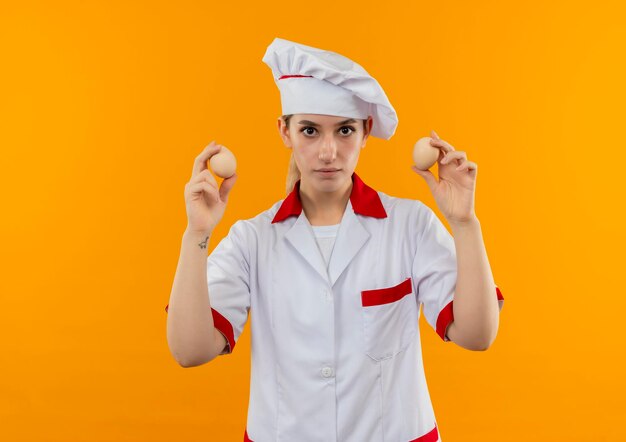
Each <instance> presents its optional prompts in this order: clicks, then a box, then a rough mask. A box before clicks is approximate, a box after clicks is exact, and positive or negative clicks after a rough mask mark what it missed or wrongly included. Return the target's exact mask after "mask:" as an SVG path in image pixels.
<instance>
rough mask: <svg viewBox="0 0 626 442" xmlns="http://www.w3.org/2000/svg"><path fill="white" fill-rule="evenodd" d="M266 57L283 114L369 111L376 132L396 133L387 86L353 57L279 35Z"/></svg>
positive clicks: (358, 115)
mask: <svg viewBox="0 0 626 442" xmlns="http://www.w3.org/2000/svg"><path fill="white" fill-rule="evenodd" d="M263 62H264V63H266V64H267V65H268V66H269V67H270V68H271V69H272V74H273V75H274V81H275V82H276V85H277V86H278V89H279V91H280V100H281V104H282V113H283V115H288V114H322V115H336V116H340V117H348V118H359V119H366V118H367V117H368V115H371V116H372V119H373V120H374V121H373V125H372V131H371V135H372V136H374V137H378V138H383V139H385V140H388V139H389V138H391V137H392V136H393V134H394V133H395V131H396V127H397V126H398V116H397V114H396V111H395V109H394V108H393V106H392V105H391V103H390V102H389V99H388V98H387V95H385V91H384V90H383V88H382V87H381V86H380V84H378V81H376V79H374V78H373V77H372V76H371V75H369V74H368V73H367V72H366V71H365V69H363V67H361V66H360V65H359V64H357V63H355V62H354V61H352V60H350V59H349V58H347V57H344V56H343V55H340V54H337V53H336V52H331V51H325V50H323V49H318V48H314V47H312V46H306V45H303V44H299V43H295V42H293V41H289V40H285V39H282V38H278V37H277V38H275V39H274V41H272V43H271V44H270V45H269V46H268V47H267V50H266V51H265V55H264V56H263Z"/></svg>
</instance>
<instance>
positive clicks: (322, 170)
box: [317, 169, 339, 172]
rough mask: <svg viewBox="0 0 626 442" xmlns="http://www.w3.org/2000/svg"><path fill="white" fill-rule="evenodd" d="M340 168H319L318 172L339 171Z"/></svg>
mask: <svg viewBox="0 0 626 442" xmlns="http://www.w3.org/2000/svg"><path fill="white" fill-rule="evenodd" d="M338 170H339V169H318V170H317V171H318V172H337V171H338Z"/></svg>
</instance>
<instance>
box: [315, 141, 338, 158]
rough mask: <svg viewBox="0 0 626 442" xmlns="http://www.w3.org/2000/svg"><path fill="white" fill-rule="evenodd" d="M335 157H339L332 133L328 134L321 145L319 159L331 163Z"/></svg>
mask: <svg viewBox="0 0 626 442" xmlns="http://www.w3.org/2000/svg"><path fill="white" fill-rule="evenodd" d="M335 158H337V146H336V144H335V140H334V138H333V137H332V135H330V136H326V138H325V139H324V140H323V141H322V145H321V147H320V152H319V159H320V160H322V161H324V162H325V163H330V162H332V161H334V160H335Z"/></svg>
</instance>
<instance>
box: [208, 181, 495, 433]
mask: <svg viewBox="0 0 626 442" xmlns="http://www.w3.org/2000/svg"><path fill="white" fill-rule="evenodd" d="M378 195H379V197H380V199H381V202H382V204H383V206H384V208H385V211H386V212H387V215H388V216H387V217H386V218H374V217H369V216H362V215H359V214H356V213H355V212H354V210H353V209H352V203H351V201H350V200H349V201H348V204H347V206H346V210H345V212H344V215H343V218H342V220H341V223H340V224H339V228H338V231H337V237H336V240H335V241H336V242H335V246H334V250H333V253H332V255H331V256H330V265H329V267H328V271H326V266H325V265H324V263H323V258H322V256H321V254H320V253H319V250H318V248H317V246H316V242H315V239H314V231H315V230H316V229H313V228H312V226H311V225H310V223H309V222H308V220H307V218H306V216H305V215H304V212H302V213H301V214H300V216H291V217H289V218H287V219H285V220H283V221H282V222H278V223H274V224H273V223H272V222H271V221H272V219H273V218H274V215H275V214H276V212H277V211H278V209H279V207H280V205H281V201H279V202H277V203H276V204H274V205H273V206H272V207H271V208H270V209H268V210H266V211H264V212H262V213H260V214H259V215H257V216H255V217H254V218H250V219H247V220H238V221H236V222H235V223H234V224H233V225H232V227H231V229H230V231H229V233H228V235H227V236H226V237H225V238H223V239H222V240H221V241H220V243H219V244H218V245H217V247H216V248H215V249H214V250H213V252H212V253H211V254H210V255H209V258H208V260H207V281H208V288H209V293H210V304H211V306H212V308H214V309H215V310H217V311H218V312H219V313H220V314H221V315H223V316H224V317H225V318H226V319H227V320H228V321H229V322H230V323H231V324H232V327H233V329H234V339H235V342H236V341H237V339H238V338H239V336H240V335H241V332H242V331H243V328H244V326H245V323H246V321H247V319H248V313H250V319H251V321H252V326H251V330H252V333H251V342H252V350H251V351H252V358H251V377H250V398H249V403H248V416H247V422H246V428H247V433H248V436H249V438H250V440H251V441H254V442H275V441H281V442H282V441H294V440H297V441H301V442H318V441H319V442H333V441H335V442H338V441H340V442H377V441H382V440H386V441H394V442H408V441H412V440H415V439H417V438H418V437H420V436H423V435H425V434H428V433H430V432H434V431H435V426H436V420H435V414H434V410H433V406H432V403H431V399H430V395H429V391H428V387H427V383H426V377H425V373H424V367H423V361H422V349H421V340H420V330H419V327H418V319H419V315H420V305H423V306H424V308H423V311H424V315H425V317H426V321H427V323H428V324H429V325H430V326H431V327H432V328H433V329H434V330H436V325H437V318H438V316H439V313H440V312H441V311H442V310H443V309H444V307H445V306H447V305H448V304H449V303H451V302H452V300H453V298H454V290H455V286H456V276H457V268H456V255H455V246H454V240H453V238H452V236H451V235H450V233H449V232H448V231H447V229H446V228H445V227H444V225H443V224H442V223H441V221H440V220H439V219H438V217H437V216H436V215H435V214H434V212H433V211H432V209H430V208H429V207H428V206H426V205H425V204H423V203H422V202H420V201H416V200H410V199H403V198H396V197H392V196H389V195H386V194H384V193H382V192H378ZM407 279H410V284H409V290H410V293H408V294H406V295H405V296H402V297H401V298H400V299H399V300H397V301H394V302H388V303H382V304H380V305H373V306H368V307H365V306H363V305H362V293H363V291H364V290H377V289H379V290H380V289H382V290H383V291H384V290H386V288H390V287H394V286H399V285H402V287H405V286H406V281H407ZM499 306H500V308H502V301H500V302H499ZM449 342H451V341H449ZM230 351H231V350H230V348H229V346H227V347H226V350H225V353H229V352H230ZM429 440H430V439H429ZM438 441H442V438H441V433H439V439H438Z"/></svg>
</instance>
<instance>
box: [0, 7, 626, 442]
mask: <svg viewBox="0 0 626 442" xmlns="http://www.w3.org/2000/svg"><path fill="white" fill-rule="evenodd" d="M129 3H130V4H129ZM620 3H621V2H618V1H615V2H601V1H596V2H565V1H559V2H545V1H541V2H539V1H529V2H521V3H520V2H515V3H511V2H496V1H473V2H461V1H456V2H396V1H385V2H378V1H376V2H374V1H363V2H356V3H341V2H335V1H332V2H325V1H316V2H310V3H309V2H305V3H303V2H283V3H280V2H279V3H272V4H269V3H268V4H254V3H252V2H249V3H239V2H199V1H196V2H189V1H187V2H185V1H183V2H176V3H175V5H174V3H172V2H155V1H150V2H147V1H141V2H138V1H137V2H121V1H117V2H112V1H107V2H104V1H102V2H85V1H80V2H79V1H74V2H69V1H63V2H3V6H2V9H1V11H0V45H1V47H0V49H1V51H2V52H1V53H2V69H1V72H0V76H1V78H0V80H1V81H0V88H1V90H0V92H1V94H0V96H1V98H0V129H1V130H0V137H1V142H0V146H1V149H2V150H1V160H0V162H1V165H2V173H1V174H0V180H1V181H0V192H1V201H2V218H1V221H0V223H1V225H0V235H1V238H0V240H1V244H2V254H1V259H2V263H1V264H2V265H1V266H0V269H1V270H0V271H1V272H2V275H1V277H0V284H1V286H0V296H1V299H0V301H1V302H2V313H3V314H2V320H1V321H0V333H1V335H2V347H3V349H2V351H1V352H0V355H1V356H0V358H1V359H0V364H1V367H2V368H1V373H2V376H1V377H0V421H1V422H2V439H3V440H11V441H111V440H116V441H139V440H141V441H171V440H181V441H182V440H184V441H241V440H242V436H243V431H244V427H245V421H246V412H247V404H248V392H249V374H250V366H249V364H250V345H249V344H250V329H249V323H248V324H247V325H246V328H245V329H244V332H243V334H242V336H241V338H240V340H239V341H238V344H237V347H236V349H235V352H234V353H233V354H232V355H229V356H220V357H219V358H218V359H216V360H214V361H213V362H211V363H209V364H206V365H203V366H200V367H195V368H189V369H185V368H182V367H180V366H178V365H177V363H176V362H175V360H174V359H173V357H172V356H171V354H170V352H169V349H168V346H167V342H166V334H165V330H166V327H165V326H166V318H167V316H166V313H165V311H164V307H165V305H166V304H167V302H168V300H169V294H170V290H171V287H172V282H173V278H174V273H175V270H176V264H177V261H178V255H179V252H180V242H181V236H182V233H183V231H184V229H185V227H186V223H187V217H186V211H185V204H184V197H183V191H184V186H185V183H186V182H187V181H188V180H189V178H190V174H191V169H192V165H193V161H194V158H195V156H196V155H198V154H199V153H200V151H202V149H203V148H204V147H205V146H206V145H207V144H208V143H209V142H210V141H212V140H216V141H217V142H218V143H221V144H224V145H225V146H228V147H229V148H230V149H231V150H233V151H234V152H235V154H236V155H237V159H238V174H239V179H238V181H237V183H236V184H235V188H234V189H233V191H232V194H231V197H230V199H229V206H228V209H227V211H226V214H225V216H224V218H223V219H222V222H221V223H220V225H219V226H218V228H217V231H216V232H215V233H214V235H213V236H212V238H211V244H210V247H209V250H212V249H213V247H215V245H216V244H217V242H218V241H219V240H220V239H221V238H222V237H223V236H224V235H225V234H226V232H227V231H228V228H229V227H230V225H232V224H233V223H234V221H235V220H237V219H240V218H249V217H252V216H254V215H256V214H257V213H259V212H261V211H262V210H265V209H267V208H269V207H270V206H271V205H272V204H273V203H274V202H276V201H278V200H279V199H282V198H284V196H285V193H284V185H285V176H286V171H287V164H288V159H289V156H288V154H289V151H288V150H287V149H286V148H285V147H284V145H283V144H282V141H281V140H280V138H279V136H278V132H277V129H276V118H277V117H278V116H279V115H280V99H279V93H278V89H277V88H276V86H275V84H274V82H273V79H272V75H271V71H270V69H269V67H268V66H267V65H265V64H264V63H263V62H262V61H261V58H262V57H263V54H264V52H265V49H266V47H267V46H268V45H269V43H270V42H271V41H272V40H273V38H274V37H281V38H285V39H288V40H294V41H298V42H300V43H303V44H308V45H311V46H316V47H320V48H324V49H328V50H333V51H336V52H338V53H340V54H343V55H346V56H348V57H350V58H351V59H353V60H355V61H357V62H358V63H359V64H361V65H362V66H363V67H365V69H366V70H367V71H368V72H369V73H370V74H371V75H373V76H374V77H375V78H376V79H377V80H378V81H379V82H380V84H381V85H382V86H383V88H384V89H385V91H386V93H387V95H388V97H389V99H390V101H391V103H392V104H393V105H394V107H395V108H396V110H397V112H398V116H399V126H398V130H397V132H396V135H395V136H394V137H393V138H392V139H391V140H388V141H385V140H381V139H377V138H370V140H369V141H368V144H367V147H366V149H365V150H364V151H363V152H362V153H361V158H360V161H359V164H358V167H357V172H358V173H359V175H360V176H361V177H362V178H363V179H364V180H365V182H366V183H368V184H369V185H371V186H372V187H374V188H375V189H378V190H382V191H384V192H385V193H388V194H391V195H395V196H400V197H408V198H415V199H420V200H422V201H424V202H425V203H426V204H427V205H429V206H430V207H432V208H433V209H434V210H435V211H436V213H437V214H438V215H439V217H440V219H442V220H443V218H442V215H441V212H440V211H439V210H438V208H437V207H436V203H435V202H434V199H433V198H432V196H431V194H430V191H429V189H428V187H427V185H426V183H425V182H424V181H423V179H422V178H421V177H419V176H418V175H417V174H415V173H414V172H413V171H412V170H411V169H410V166H411V150H412V146H413V143H414V142H415V141H416V140H417V139H418V138H420V137H422V136H427V135H429V131H430V130H431V129H435V130H436V131H437V132H438V134H439V135H440V136H441V137H442V138H443V139H444V140H446V141H448V142H450V143H451V144H452V145H453V146H455V148H456V149H457V150H462V151H465V152H466V153H467V155H468V159H469V160H471V161H474V162H476V163H477V164H478V166H479V169H478V175H477V189H476V213H477V215H478V218H479V219H480V222H481V225H482V229H483V236H484V239H485V244H486V248H487V252H488V256H489V260H490V263H491V267H492V270H493V274H494V277H495V280H496V283H497V284H498V285H499V287H500V288H501V290H502V293H503V295H504V298H505V306H504V308H503V310H502V312H501V318H500V330H499V334H498V338H497V339H496V341H495V343H494V345H493V346H492V347H491V348H490V349H489V350H488V351H486V352H471V351H468V350H465V349H463V348H461V347H458V346H456V345H455V344H454V343H449V344H444V343H443V341H441V339H440V338H439V337H438V336H437V335H436V334H435V332H434V331H433V330H432V329H431V328H430V327H429V326H428V324H427V323H426V322H425V320H424V318H423V317H422V318H421V319H420V327H421V330H422V340H423V346H424V360H425V365H426V371H427V373H426V375H427V379H428V385H429V389H430V392H431V396H432V400H433V405H434V407H435V413H436V417H437V420H438V424H439V428H440V432H441V436H442V438H443V440H445V442H456V441H464V442H465V441H482V442H485V441H505V440H506V441H528V440H542V441H617V440H626V430H624V426H623V418H624V416H625V415H626V406H625V404H624V397H625V395H624V393H625V388H624V387H625V379H624V373H625V371H626V370H625V369H626V367H625V363H624V359H623V357H619V356H618V355H619V354H622V352H623V350H624V337H625V333H624V328H623V325H624V323H623V322H622V321H623V316H624V314H623V312H624V308H625V307H626V302H625V301H624V298H625V296H624V290H623V287H624V283H623V276H624V272H623V270H622V265H620V262H621V263H623V262H624V258H623V256H622V255H623V253H624V247H625V245H626V244H625V241H624V230H623V225H624V208H623V205H624V202H623V201H624V190H626V189H625V186H624V176H625V173H624V171H623V169H624V164H626V161H625V160H626V155H625V153H624V147H625V143H624V103H625V102H626V87H625V82H624V79H625V78H626V64H625V63H624V54H625V49H624V48H625V43H626V31H625V27H624V23H625V22H626V20H625V19H626V14H625V13H624V12H625V11H624V9H622V7H621V6H619V5H620ZM444 223H445V221H444ZM445 224H446V226H448V227H449V225H448V224H447V223H445ZM620 226H621V227H620Z"/></svg>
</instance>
